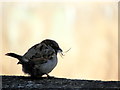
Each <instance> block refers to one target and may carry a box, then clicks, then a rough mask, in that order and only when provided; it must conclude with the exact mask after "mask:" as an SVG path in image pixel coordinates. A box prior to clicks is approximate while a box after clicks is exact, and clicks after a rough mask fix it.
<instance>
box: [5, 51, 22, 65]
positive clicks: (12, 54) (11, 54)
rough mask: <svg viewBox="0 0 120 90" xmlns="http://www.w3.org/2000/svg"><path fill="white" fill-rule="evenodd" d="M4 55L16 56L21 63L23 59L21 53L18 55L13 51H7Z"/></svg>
mask: <svg viewBox="0 0 120 90" xmlns="http://www.w3.org/2000/svg"><path fill="white" fill-rule="evenodd" d="M5 55H7V56H11V57H14V58H17V59H18V60H19V62H18V64H21V63H22V62H24V59H23V57H22V56H21V55H18V54H15V53H7V54H5Z"/></svg>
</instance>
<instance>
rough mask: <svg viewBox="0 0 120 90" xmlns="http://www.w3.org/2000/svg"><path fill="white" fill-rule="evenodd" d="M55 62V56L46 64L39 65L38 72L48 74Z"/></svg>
mask: <svg viewBox="0 0 120 90" xmlns="http://www.w3.org/2000/svg"><path fill="white" fill-rule="evenodd" d="M57 62H58V60H57V56H55V57H53V58H52V59H50V60H48V61H47V62H46V63H43V64H41V65H40V67H39V71H40V72H41V73H44V74H46V73H49V72H51V71H52V70H53V69H54V68H55V66H56V65H57Z"/></svg>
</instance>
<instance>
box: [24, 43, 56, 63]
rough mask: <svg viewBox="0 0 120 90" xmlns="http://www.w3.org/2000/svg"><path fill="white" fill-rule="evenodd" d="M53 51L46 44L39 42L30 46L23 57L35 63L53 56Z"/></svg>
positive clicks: (43, 61) (42, 61)
mask: <svg viewBox="0 0 120 90" xmlns="http://www.w3.org/2000/svg"><path fill="white" fill-rule="evenodd" d="M54 55H55V51H54V49H53V48H52V47H50V46H47V45H46V44H44V43H39V44H36V45H34V46H33V47H31V48H30V49H29V50H28V51H27V52H26V53H25V54H24V57H25V58H27V59H29V60H31V61H33V62H34V61H35V62H36V63H37V62H39V63H45V62H46V61H47V60H50V59H52V58H53V57H54Z"/></svg>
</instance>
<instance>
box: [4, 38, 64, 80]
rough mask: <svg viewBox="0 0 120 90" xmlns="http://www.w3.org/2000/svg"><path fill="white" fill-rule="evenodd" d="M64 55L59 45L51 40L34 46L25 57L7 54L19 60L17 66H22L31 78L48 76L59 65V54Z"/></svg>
mask: <svg viewBox="0 0 120 90" xmlns="http://www.w3.org/2000/svg"><path fill="white" fill-rule="evenodd" d="M58 53H62V49H61V48H60V47H59V45H58V43H57V42H56V41H54V40H51V39H45V40H43V41H42V42H40V43H38V44H35V45H34V46H32V47H31V48H30V49H28V51H27V52H26V53H25V54H24V55H18V54H16V53H7V54H5V55H7V56H11V57H13V58H17V59H18V60H19V61H18V63H17V64H21V65H22V71H23V72H24V73H25V74H28V75H30V76H31V77H42V76H43V75H47V77H48V78H49V77H50V76H49V73H50V72H51V71H52V70H53V69H54V68H55V67H56V65H57V63H58V58H57V54H58Z"/></svg>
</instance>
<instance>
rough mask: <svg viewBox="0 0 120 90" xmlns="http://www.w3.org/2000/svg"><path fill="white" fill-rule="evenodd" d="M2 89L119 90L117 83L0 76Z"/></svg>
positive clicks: (119, 86) (119, 85) (118, 83)
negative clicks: (105, 89)
mask: <svg viewBox="0 0 120 90" xmlns="http://www.w3.org/2000/svg"><path fill="white" fill-rule="evenodd" d="M1 77H2V88H9V89H10V88H26V89H32V88H39V89H44V88H49V89H50V88H51V89H53V88H54V89H58V88H64V89H68V88H69V90H70V89H80V88H86V89H87V88H88V89H90V88H116V89H117V88H120V82H119V81H94V80H78V79H65V78H46V77H43V78H31V77H27V76H0V78H1Z"/></svg>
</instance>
